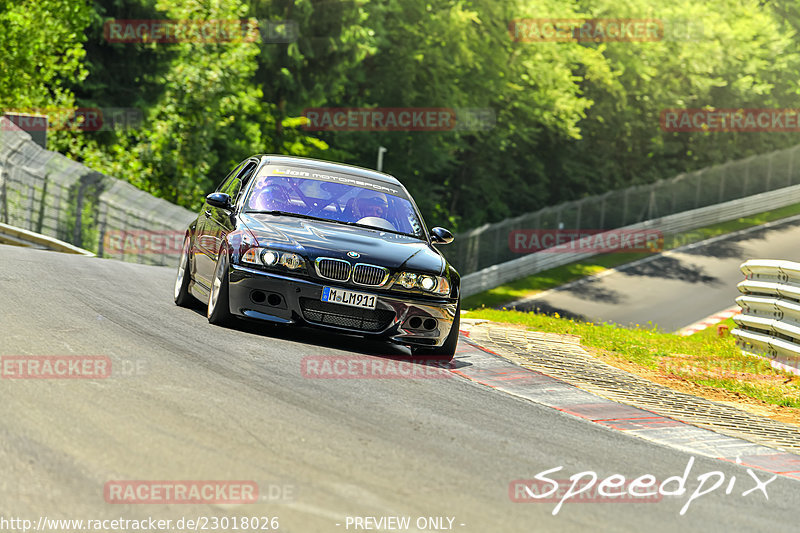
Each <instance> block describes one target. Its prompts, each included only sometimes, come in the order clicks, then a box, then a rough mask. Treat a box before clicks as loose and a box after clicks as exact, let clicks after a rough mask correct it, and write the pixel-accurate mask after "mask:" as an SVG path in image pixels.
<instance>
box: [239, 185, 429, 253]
mask: <svg viewBox="0 0 800 533" xmlns="http://www.w3.org/2000/svg"><path fill="white" fill-rule="evenodd" d="M340 179H343V178H340ZM349 181H357V180H349ZM359 181H360V180H359ZM360 182H361V183H363V184H364V185H370V184H368V183H366V182H363V181H360ZM375 187H377V186H376V185H374V184H373V186H372V187H370V188H367V187H360V186H356V185H349V184H346V183H337V182H334V181H325V180H321V179H313V178H300V177H289V176H281V175H276V174H275V172H273V171H268V172H265V173H263V175H259V176H258V177H257V178H256V179H255V182H254V184H253V187H252V189H251V190H250V193H249V195H248V197H247V200H246V202H245V206H246V207H245V209H246V210H247V211H249V212H253V211H280V212H282V213H290V214H293V215H300V216H307V217H313V218H319V219H323V220H328V221H330V222H338V223H341V224H359V225H362V226H367V227H371V228H375V229H380V230H385V231H390V232H394V233H401V234H403V235H410V236H413V237H418V238H420V239H424V238H425V234H424V232H423V231H422V223H421V221H420V219H419V217H418V216H417V213H416V211H415V209H414V206H413V204H412V203H411V202H410V201H409V200H408V199H407V198H402V197H400V196H396V195H394V194H390V193H386V192H382V191H380V190H375ZM393 190H396V189H393ZM397 192H402V191H397Z"/></svg>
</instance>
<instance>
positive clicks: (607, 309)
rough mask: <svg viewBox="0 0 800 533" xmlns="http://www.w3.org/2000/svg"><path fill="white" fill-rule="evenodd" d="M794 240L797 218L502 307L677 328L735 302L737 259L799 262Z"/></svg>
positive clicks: (799, 232)
mask: <svg viewBox="0 0 800 533" xmlns="http://www.w3.org/2000/svg"><path fill="white" fill-rule="evenodd" d="M798 242H800V221H792V222H784V223H777V224H774V225H769V226H767V227H758V228H753V229H752V230H751V231H747V232H744V233H737V234H733V235H731V236H728V237H722V238H715V239H710V240H709V241H708V242H701V243H697V244H696V245H693V246H689V247H684V248H681V249H680V250H676V251H673V252H668V253H666V254H660V255H658V256H655V257H653V258H652V259H650V258H647V259H646V260H645V261H642V262H638V263H635V264H631V265H630V266H627V265H626V266H622V267H620V268H618V269H617V270H616V271H614V272H611V273H606V274H604V275H601V276H590V277H588V278H583V279H581V280H579V281H578V282H575V283H570V284H567V285H564V286H563V287H559V288H556V289H553V290H550V291H546V292H543V293H540V294H538V295H536V296H535V297H533V298H531V299H526V300H524V301H522V300H521V301H519V302H515V303H513V304H510V306H514V307H516V308H517V309H519V310H532V309H539V310H540V311H541V312H545V313H554V312H557V313H559V314H560V315H562V316H569V317H576V318H580V319H582V320H586V321H599V322H604V321H609V322H615V323H617V324H621V325H625V326H627V325H631V324H647V322H652V323H653V324H657V325H658V326H659V327H660V328H661V329H664V330H666V331H677V330H678V329H680V328H682V327H684V326H688V325H690V324H693V323H694V322H697V321H698V320H702V319H704V318H706V317H707V316H709V315H712V314H714V313H716V312H717V311H721V310H723V309H726V308H729V307H732V306H735V305H736V302H735V301H734V300H735V299H736V297H737V296H740V295H741V293H740V292H739V291H738V290H737V289H736V284H737V283H739V282H740V281H742V279H744V277H743V275H742V272H741V270H739V265H741V264H742V263H743V262H744V261H746V260H748V259H782V260H784V261H800V246H798Z"/></svg>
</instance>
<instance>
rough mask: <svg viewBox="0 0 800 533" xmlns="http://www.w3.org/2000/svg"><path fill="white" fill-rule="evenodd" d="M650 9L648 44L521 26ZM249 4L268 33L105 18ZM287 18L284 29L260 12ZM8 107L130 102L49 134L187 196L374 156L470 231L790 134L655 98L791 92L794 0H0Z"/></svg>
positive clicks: (734, 103)
mask: <svg viewBox="0 0 800 533" xmlns="http://www.w3.org/2000/svg"><path fill="white" fill-rule="evenodd" d="M545 17H551V18H594V17H600V18H637V19H642V18H651V19H659V20H661V21H663V22H664V27H665V38H664V39H663V40H660V41H657V42H606V43H593V42H544V43H532V42H514V40H513V39H512V36H511V35H510V33H509V22H510V21H512V20H514V19H524V18H545ZM248 18H249V19H251V20H257V21H258V22H259V26H260V28H261V29H262V37H264V38H265V39H263V40H261V41H260V42H258V41H257V42H223V43H156V42H149V43H112V42H108V41H106V40H105V38H104V36H103V24H104V23H105V22H107V21H109V20H111V19H182V20H187V19H191V20H200V19H248ZM280 22H288V25H287V26H286V28H288V30H289V32H288V34H287V36H288V37H289V38H287V39H283V40H281V39H270V38H269V37H270V35H268V32H266V31H265V30H266V29H267V23H272V24H279V23H280ZM0 27H1V28H2V30H3V31H0V64H2V65H3V67H4V68H3V70H2V71H1V72H0V105H2V106H3V107H5V108H20V107H31V106H43V105H45V104H52V105H54V106H72V105H73V103H75V104H76V105H80V106H82V107H135V108H139V109H141V110H142V112H143V113H144V117H145V120H144V124H143V126H142V127H141V128H140V129H138V130H127V131H111V132H95V133H89V132H74V131H66V132H54V133H53V134H52V135H51V140H52V146H53V147H55V148H56V149H58V150H60V151H62V152H64V153H66V154H67V155H69V156H70V157H73V158H75V159H78V160H81V161H83V162H86V163H87V164H89V165H91V166H93V167H94V168H96V169H98V170H100V171H103V172H107V173H110V174H113V175H116V176H117V177H120V178H122V179H126V180H128V181H130V182H131V183H134V184H135V185H137V186H138V187H141V188H142V189H145V190H147V191H148V192H151V193H153V194H156V195H158V196H161V197H164V198H167V199H169V200H171V201H174V202H177V203H179V204H181V205H185V206H188V207H194V206H195V205H196V204H197V203H198V202H199V201H200V199H201V198H202V197H203V195H204V194H205V193H207V192H209V190H211V189H212V188H213V187H214V185H215V184H216V183H218V182H219V180H220V179H221V178H222V177H223V176H224V175H225V174H226V173H227V171H228V170H229V169H230V167H231V166H232V165H234V164H235V163H236V162H238V161H239V160H241V159H242V158H244V157H245V156H247V155H249V154H252V153H256V152H274V153H287V154H297V155H304V156H311V157H322V158H325V159H331V160H338V161H344V162H348V163H353V164H358V165H362V166H367V167H374V166H375V160H376V154H377V151H378V147H380V146H384V147H386V148H387V149H388V151H387V153H386V154H385V157H384V168H385V170H386V171H388V172H390V173H393V174H395V175H396V176H398V177H399V178H400V179H401V180H402V181H403V182H404V183H405V184H406V185H407V186H408V187H409V189H410V190H411V192H412V193H413V194H414V195H415V197H416V198H417V200H418V203H419V205H420V207H421V208H422V210H423V213H424V215H425V217H426V219H427V221H428V223H429V224H431V225H433V224H441V225H446V226H450V227H451V228H452V229H454V230H464V229H468V228H471V227H476V226H479V225H481V224H483V223H486V222H493V221H497V220H501V219H503V218H505V217H509V216H514V215H518V214H521V213H524V212H529V211H532V210H536V209H538V208H541V207H544V206H546V205H553V204H555V203H558V202H561V201H565V200H570V199H575V198H580V197H584V196H587V195H591V194H597V193H600V192H604V191H607V190H609V189H613V188H620V187H624V186H627V185H631V184H635V183H647V182H651V181H653V180H656V179H659V178H663V177H670V176H673V175H675V174H678V173H680V172H684V171H687V170H693V169H698V168H702V167H705V166H708V165H710V164H713V163H718V162H723V161H727V160H731V159H738V158H742V157H746V156H748V155H751V154H755V153H764V152H767V151H770V150H773V149H776V148H781V147H785V146H789V145H792V144H796V143H797V142H798V140H799V138H798V136H797V134H793V133H761V134H756V133H671V132H664V131H662V129H661V127H660V124H659V116H660V112H661V110H663V109H665V108H685V107H690V108H692V107H706V106H712V107H733V108H739V107H756V108H776V107H793V106H794V101H795V100H796V97H797V94H798V85H797V82H796V80H794V77H793V75H792V73H793V72H796V71H797V70H798V67H799V66H800V39H798V37H797V32H798V29H800V9H798V8H797V7H796V6H795V5H794V4H792V3H790V2H786V1H784V0H773V1H769V2H759V1H756V0H711V1H709V2H700V3H698V2H692V1H690V0H676V1H674V2H671V3H669V4H664V2H656V1H655V0H631V1H629V2H627V3H624V4H620V3H619V2H613V1H612V0H579V1H577V2H565V1H563V0H544V1H541V2H536V3H531V2H528V1H525V0H375V1H367V0H171V1H167V0H93V1H92V2H88V0H86V1H84V0H21V1H17V2H9V1H4V0H0ZM310 107H423V108H424V107H446V108H452V109H456V110H460V109H469V108H472V109H475V108H479V109H489V110H491V112H492V113H493V115H494V116H495V117H496V123H495V124H494V127H492V128H491V129H480V128H473V129H467V130H456V131H443V132H399V131H391V132H390V131H373V132H344V131H339V132H319V131H311V130H308V129H305V128H304V127H303V121H302V120H301V119H300V118H299V117H301V115H302V113H303V110H304V109H307V108H310Z"/></svg>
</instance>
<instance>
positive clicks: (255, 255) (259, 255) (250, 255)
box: [242, 248, 305, 270]
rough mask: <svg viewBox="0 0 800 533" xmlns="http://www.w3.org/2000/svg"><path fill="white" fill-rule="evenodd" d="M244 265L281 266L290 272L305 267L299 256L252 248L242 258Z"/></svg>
mask: <svg viewBox="0 0 800 533" xmlns="http://www.w3.org/2000/svg"><path fill="white" fill-rule="evenodd" d="M242 263H248V264H251V265H257V266H266V267H274V266H276V265H280V266H284V267H286V268H288V269H290V270H296V269H298V268H301V267H302V266H303V265H305V261H303V258H302V257H301V256H300V255H298V254H294V253H291V252H278V251H276V250H270V249H269V248H250V249H249V250H247V251H246V252H245V253H244V255H243V256H242Z"/></svg>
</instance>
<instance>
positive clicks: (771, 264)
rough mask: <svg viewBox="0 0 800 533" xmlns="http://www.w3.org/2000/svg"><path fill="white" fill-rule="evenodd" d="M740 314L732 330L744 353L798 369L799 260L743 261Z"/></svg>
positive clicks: (785, 367) (799, 318) (799, 335)
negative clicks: (795, 261)
mask: <svg viewBox="0 0 800 533" xmlns="http://www.w3.org/2000/svg"><path fill="white" fill-rule="evenodd" d="M741 270H742V273H743V274H744V275H745V278H746V279H745V280H744V281H742V282H741V283H739V285H738V288H739V292H741V293H742V294H743V296H739V297H738V298H737V299H736V303H737V304H739V306H740V307H741V308H742V314H740V315H738V316H736V317H734V318H733V320H734V322H736V324H737V325H738V326H739V327H738V328H736V329H734V330H733V331H731V335H733V336H734V337H735V338H736V345H737V346H738V347H739V348H740V349H741V350H742V351H743V352H745V353H750V354H755V355H760V356H765V357H768V358H769V359H771V360H772V362H773V366H777V367H779V368H784V369H785V370H790V371H792V372H794V373H798V372H800V263H792V262H790V261H777V260H771V259H752V260H750V261H746V262H744V263H742V266H741Z"/></svg>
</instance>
